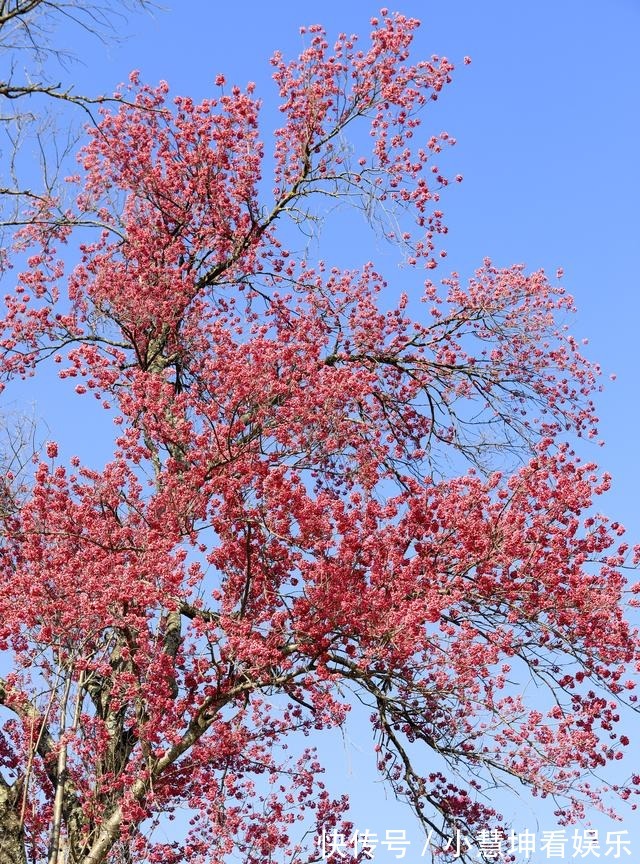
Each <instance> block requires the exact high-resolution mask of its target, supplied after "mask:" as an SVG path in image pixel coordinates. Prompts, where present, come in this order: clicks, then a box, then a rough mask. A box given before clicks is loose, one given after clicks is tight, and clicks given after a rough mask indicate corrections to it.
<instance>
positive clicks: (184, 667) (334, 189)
mask: <svg viewBox="0 0 640 864" xmlns="http://www.w3.org/2000/svg"><path fill="white" fill-rule="evenodd" d="M416 27H417V22H416V21H414V20H411V19H407V18H404V17H402V16H400V15H396V16H392V15H390V14H388V13H386V12H383V14H382V15H381V17H380V18H379V20H376V19H374V20H373V31H372V34H371V41H370V43H369V44H368V45H367V46H366V47H360V43H359V42H358V41H357V40H356V38H355V37H346V36H341V37H340V38H339V39H338V41H337V42H336V44H335V46H333V47H332V48H330V47H329V45H328V43H327V40H326V37H325V34H324V33H323V31H322V30H321V28H319V27H312V28H309V30H308V33H307V39H308V47H307V49H306V50H305V51H304V52H303V53H302V54H301V56H300V57H299V58H298V59H296V60H294V61H292V62H286V61H285V60H284V59H283V58H282V57H281V56H280V55H279V54H276V55H275V56H274V57H273V60H272V63H273V72H274V79H275V82H276V84H277V87H278V88H279V93H280V99H281V103H282V104H281V112H282V125H281V126H280V128H278V129H277V130H276V131H275V134H274V136H273V142H274V147H273V149H271V147H270V146H269V145H267V144H266V143H263V140H262V137H261V135H264V134H265V133H264V131H263V132H262V133H261V132H260V127H259V108H260V105H259V102H258V100H257V98H256V97H255V96H254V87H253V86H252V85H249V86H248V87H247V89H246V90H244V91H243V90H241V89H239V88H236V87H234V88H232V89H230V90H227V89H226V86H225V83H224V80H223V79H222V78H221V77H220V78H219V79H218V80H217V82H216V83H217V85H219V87H220V95H219V96H218V97H217V98H215V99H207V100H205V101H203V102H202V103H200V104H194V102H193V101H192V100H191V99H189V98H176V99H170V98H169V96H168V87H167V86H166V85H165V84H164V83H162V84H160V86H158V87H156V88H152V87H149V86H147V85H144V84H142V83H140V82H139V80H138V77H137V76H136V75H133V76H132V79H131V84H130V88H129V90H128V91H127V92H126V93H125V94H124V96H126V99H125V98H123V100H122V105H121V106H120V107H118V108H116V110H110V109H108V110H105V111H104V112H103V117H102V121H101V123H100V125H99V127H98V128H97V129H94V130H92V131H91V132H90V140H89V143H88V144H87V145H86V147H85V148H84V150H83V152H82V154H81V160H80V161H81V173H80V174H79V176H78V177H77V178H71V180H70V181H69V182H71V183H76V184H77V187H78V192H77V203H76V207H75V209H74V210H64V211H62V210H61V209H60V206H59V202H58V201H57V200H56V199H55V198H53V197H50V198H48V199H46V200H39V201H38V202H37V207H36V208H35V209H34V210H33V212H32V214H31V218H30V220H29V224H27V225H26V227H23V228H22V229H21V230H20V231H19V232H18V234H17V236H16V246H17V250H18V251H17V253H16V254H17V256H18V257H17V259H16V260H17V261H22V260H24V261H26V263H25V264H24V266H23V269H22V272H19V273H17V275H16V271H11V270H7V272H6V273H5V280H6V281H7V282H9V281H10V285H11V290H10V293H9V294H8V296H7V297H6V312H5V314H4V320H3V322H2V332H1V334H0V349H1V355H0V368H1V370H2V375H3V378H4V379H5V380H8V379H12V378H15V377H18V378H19V377H20V376H26V375H32V374H38V371H39V369H40V368H41V367H42V366H45V365H47V364H59V365H58V367H57V368H58V370H59V374H60V377H61V378H62V379H66V380H67V381H68V382H69V386H70V389H71V390H75V393H77V394H80V395H79V396H75V395H73V394H72V392H69V410H73V405H74V399H76V398H84V399H87V398H93V397H96V398H97V399H99V400H100V402H101V403H102V405H103V406H104V420H105V423H106V424H107V425H110V424H112V423H113V422H115V423H116V426H117V430H118V431H117V440H116V442H115V446H114V450H113V455H112V458H111V459H110V461H109V462H108V464H106V465H105V467H104V468H103V469H102V470H94V469H93V468H91V467H89V466H87V465H83V464H81V463H80V460H79V459H77V458H73V459H71V463H70V464H63V463H62V461H61V460H60V459H59V458H58V449H57V445H56V443H54V442H50V443H49V444H47V446H46V454H45V453H43V454H42V456H41V458H40V459H36V460H35V461H36V465H35V473H34V475H33V478H32V481H31V482H29V483H26V482H24V481H22V482H18V479H17V478H13V477H12V475H11V474H10V473H9V475H8V478H7V481H6V482H5V483H4V486H3V493H2V502H1V504H0V524H1V525H2V534H1V537H2V540H1V546H0V613H1V614H0V648H1V649H2V651H3V652H4V657H5V661H3V662H4V663H5V666H4V668H5V669H7V670H8V671H6V672H5V673H4V676H3V677H2V678H1V679H0V705H1V706H2V708H1V709H0V710H1V716H2V719H3V722H4V725H3V727H2V733H1V737H0V838H1V839H0V862H2V864H9V862H11V864H25V862H27V861H29V862H41V861H45V860H46V861H48V862H49V864H62V862H65V864H66V862H69V864H79V862H83V864H99V862H107V861H108V862H111V861H114V862H115V861H120V860H123V861H124V860H127V861H145V862H156V861H157V862H160V861H162V862H178V861H185V862H190V861H193V862H196V861H198V862H207V861H212V862H213V861H220V860H221V859H223V858H224V857H225V856H226V855H228V854H230V853H232V852H235V853H236V854H238V855H239V856H240V858H241V860H243V861H246V862H265V861H271V860H273V859H274V858H278V857H281V858H283V859H285V860H295V861H307V860H314V859H317V857H318V851H317V849H315V848H314V844H313V842H312V841H311V839H310V836H311V835H312V834H313V833H314V832H318V833H319V832H320V831H321V829H322V828H325V829H331V828H336V827H340V826H341V825H343V823H344V824H345V825H346V826H347V830H348V823H345V822H344V820H346V819H348V813H347V802H346V800H345V799H344V798H343V797H340V798H338V799H337V800H334V799H333V797H332V794H330V792H329V790H328V789H327V788H326V787H325V785H324V783H323V777H322V766H321V764H320V763H319V761H318V759H317V757H316V755H315V754H314V751H313V750H312V749H309V747H308V746H307V745H308V743H309V742H308V741H307V739H306V736H308V735H309V734H310V733H311V734H313V735H318V734H320V732H321V731H322V730H328V729H331V728H334V727H337V726H340V725H341V724H343V723H344V721H345V717H346V715H347V713H348V711H349V710H350V708H351V707H352V705H353V704H355V700H359V701H360V702H362V703H364V704H365V705H367V706H368V709H369V712H370V716H371V749H372V753H374V756H373V757H372V758H374V759H375V760H376V761H377V766H378V769H379V771H380V772H381V774H382V775H383V776H384V777H385V778H386V780H387V781H388V782H389V784H391V786H392V787H393V789H394V790H395V793H396V794H397V795H398V796H399V797H400V798H403V799H406V800H407V801H408V802H409V804H410V805H411V807H412V808H413V810H414V812H415V814H416V817H417V819H418V820H420V822H421V823H422V824H423V825H424V827H425V828H426V829H427V830H430V831H432V832H434V834H433V836H434V837H435V838H440V839H441V840H442V841H444V838H446V837H447V836H449V835H450V834H451V832H452V831H453V830H455V829H459V830H463V831H464V832H465V833H468V834H470V835H473V834H477V832H478V831H479V830H481V829H483V828H493V827H495V825H496V820H497V818H498V814H496V813H495V812H494V810H493V809H492V808H491V807H490V806H489V805H488V804H487V803H486V801H487V798H486V797H485V796H483V795H482V793H483V792H485V791H486V790H488V789H491V788H494V787H495V784H496V783H498V784H499V783H501V782H502V781H503V780H504V782H505V783H506V782H517V783H519V784H523V785H524V786H526V787H529V788H530V789H531V790H532V791H533V793H534V794H537V795H541V796H553V797H554V798H555V799H556V800H557V801H558V808H557V814H556V815H557V817H558V820H559V822H560V823H561V824H566V823H567V822H570V821H571V820H572V819H574V818H576V817H579V816H580V815H581V814H582V812H583V807H584V806H585V805H598V804H599V803H600V802H603V801H604V798H603V795H604V792H603V790H602V789H601V788H599V786H598V784H594V783H592V782H591V783H590V782H589V778H590V774H591V773H592V772H594V771H596V770H599V769H600V768H602V767H603V766H605V765H606V763H608V762H609V761H610V760H616V759H619V758H621V756H622V753H623V750H624V746H625V745H626V744H627V743H628V741H627V739H626V737H625V736H624V735H620V734H618V733H617V732H616V731H615V730H616V722H617V721H618V719H619V716H618V708H619V705H620V704H621V703H624V702H627V703H629V702H630V703H631V704H633V701H634V699H635V697H634V695H633V693H631V691H632V689H633V683H632V682H631V681H629V680H628V677H629V670H630V669H631V670H632V669H633V664H634V661H635V660H636V657H637V650H638V643H637V636H636V634H635V632H634V631H633V630H632V629H631V628H630V626H629V625H628V624H627V622H626V620H625V617H624V613H623V607H622V601H623V593H624V590H625V581H624V578H623V575H622V574H623V569H622V568H623V567H624V566H625V564H626V563H627V558H628V550H627V546H626V545H625V544H623V543H622V541H621V540H619V539H618V538H619V536H620V535H621V533H622V529H621V528H620V527H619V526H618V525H617V524H616V523H611V522H609V521H608V520H607V519H606V518H605V517H604V516H602V515H597V511H596V510H594V500H595V499H596V498H597V496H598V495H600V494H601V493H602V492H604V491H605V490H606V489H607V487H608V485H609V479H608V477H607V476H598V474H597V470H596V468H595V466H594V465H593V464H589V463H584V462H582V461H580V459H579V458H578V457H577V456H576V455H575V453H574V452H573V451H572V449H571V440H572V437H575V436H583V435H585V436H592V435H594V434H596V433H595V428H596V424H597V418H596V416H595V413H594V406H593V404H592V401H591V397H592V394H593V391H594V390H595V389H596V386H597V375H598V370H597V368H596V367H594V366H593V365H591V364H590V363H589V362H588V361H587V360H585V359H584V358H583V357H582V356H581V354H580V352H579V349H578V346H577V344H576V342H575V340H574V339H573V338H572V337H571V335H570V334H569V332H568V330H567V329H566V326H565V325H563V324H562V321H561V319H562V318H563V317H566V315H567V314H568V313H569V312H570V311H571V310H572V306H573V304H572V300H571V298H570V297H569V296H568V295H567V294H566V293H565V292H564V291H563V289H562V288H561V287H560V286H559V285H557V284H555V283H551V282H550V281H549V280H548V279H547V277H546V276H545V275H544V274H543V273H542V272H536V273H533V274H527V273H525V272H524V270H523V269H522V268H521V267H513V268H510V269H498V268H496V267H494V266H492V264H491V263H490V262H489V261H486V262H485V263H484V265H483V266H482V267H481V269H479V270H478V272H477V273H476V275H475V276H474V278H473V279H471V280H470V281H469V282H468V284H463V283H462V282H461V281H460V280H459V278H458V277H457V276H455V275H453V276H451V277H450V278H448V279H443V280H442V281H441V282H439V283H435V282H432V281H430V279H427V280H426V281H425V275H427V273H429V274H430V271H433V270H434V268H435V267H436V262H437V256H438V255H439V254H443V253H439V252H438V247H437V241H438V239H439V237H438V235H441V234H443V233H445V232H446V227H445V225H444V222H443V215H442V213H441V211H440V209H439V207H440V204H439V201H440V195H441V192H442V189H443V188H444V187H445V186H447V185H448V182H449V180H448V179H447V177H445V176H444V175H443V174H442V173H441V172H440V170H439V169H438V167H437V166H436V164H435V161H436V160H437V158H438V153H440V151H441V150H442V148H443V147H445V146H446V145H447V144H448V143H450V139H449V137H448V136H447V134H446V133H443V134H440V135H434V136H431V137H430V136H429V135H425V134H424V133H423V132H422V127H421V125H420V124H421V120H422V117H423V109H426V108H427V107H428V105H429V103H430V102H431V101H433V100H434V99H436V98H437V97H438V95H439V93H440V91H441V90H442V88H443V87H444V86H445V84H446V83H447V82H448V81H449V79H450V74H451V72H452V66H451V64H450V63H449V62H448V61H447V60H446V59H444V58H437V57H434V58H432V59H431V60H429V61H424V60H423V61H419V62H413V61H411V60H410V58H409V47H410V43H411V39H412V33H413V31H414V29H415V28H416ZM426 116H427V117H428V114H426ZM363 132H364V133H365V134H363ZM369 132H370V133H371V135H370V136H369V135H368V134H366V133H369ZM272 158H273V160H274V161H273V164H274V172H275V176H274V179H273V180H272V181H270V182H269V183H268V184H267V183H266V182H265V180H264V179H263V174H264V172H266V171H267V170H270V169H269V168H268V166H269V165H270V164H271V162H270V161H267V160H271V159H272ZM267 189H268V191H267ZM327 199H329V200H330V201H331V202H336V201H337V202H344V203H345V205H353V206H354V207H355V208H356V209H361V210H364V212H365V213H366V214H367V215H368V216H369V218H370V221H371V222H372V223H374V225H375V226H377V229H378V231H383V232H384V233H385V235H386V237H387V238H388V239H389V240H390V241H392V242H393V243H395V244H397V245H398V247H399V248H400V250H401V254H402V255H403V258H404V260H405V262H406V265H407V269H408V270H409V271H410V272H411V274H412V275H413V277H414V280H413V281H414V283H415V286H416V287H415V291H414V293H413V295H410V296H407V294H404V293H401V292H399V291H398V290H396V288H395V287H394V285H393V283H391V284H387V283H386V282H385V281H384V279H383V277H382V275H380V274H378V272H376V269H375V266H374V264H372V263H365V264H364V265H363V266H362V268H361V269H360V270H358V271H344V270H341V269H338V268H337V267H333V266H331V264H330V262H327V263H324V262H315V263H313V262H311V261H309V260H308V258H307V256H305V255H303V254H298V253H296V252H295V251H293V250H294V249H295V248H296V247H297V246H299V245H301V244H300V240H299V235H297V233H296V232H297V230H298V228H297V227H296V226H299V225H300V223H302V225H303V226H304V225H305V224H307V223H308V222H309V220H314V219H315V218H316V216H317V215H318V214H320V213H322V212H324V210H326V201H327ZM354 218H355V217H354ZM79 225H82V226H83V227H82V230H83V231H84V232H85V234H84V235H83V236H82V240H83V241H84V242H83V243H82V245H80V241H79V240H78V241H77V240H76V236H77V234H76V226H79ZM91 225H93V226H94V228H95V231H96V233H95V235H93V236H90V237H87V235H86V231H87V226H91ZM63 244H67V251H66V252H65V256H66V259H67V261H68V260H69V259H70V258H73V256H74V255H76V262H77V263H76V264H75V266H69V265H68V264H67V265H64V264H63V262H62V261H61V260H60V257H59V256H60V255H61V252H60V249H61V247H62V245H63ZM365 257H366V253H365ZM7 266H8V265H7ZM16 269H20V268H19V267H18V268H16ZM431 275H432V274H431ZM525 681H532V682H533V683H534V684H535V685H536V686H535V688H530V689H533V690H535V699H534V702H533V704H529V703H528V701H527V699H526V698H525V693H524V689H523V685H524V683H525ZM545 694H546V695H545ZM545 699H546V701H545ZM289 754H293V755H289ZM608 791H609V792H611V791H612V790H611V789H609V790H608ZM632 791H633V782H630V783H629V784H627V785H624V786H619V787H615V788H614V789H613V792H617V793H618V795H619V796H620V797H621V798H623V799H624V798H628V797H629V796H630V794H631V793H632ZM483 802H484V803H483ZM184 808H186V809H187V810H188V811H189V812H190V817H191V818H190V822H189V825H188V826H186V827H185V826H184V825H182V823H181V820H177V821H176V822H174V823H173V824H174V825H175V826H176V827H175V838H176V839H175V840H170V841H166V840H164V841H162V840H161V839H160V838H161V837H162V836H164V835H165V834H166V831H165V832H163V834H162V835H158V834H157V832H156V831H155V828H156V826H158V825H159V824H164V825H166V824H167V820H169V822H171V820H173V819H174V818H175V814H176V812H177V811H178V810H179V809H184ZM305 832H306V834H305ZM305 836H306V838H307V839H306V840H305Z"/></svg>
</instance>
